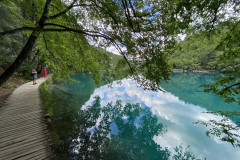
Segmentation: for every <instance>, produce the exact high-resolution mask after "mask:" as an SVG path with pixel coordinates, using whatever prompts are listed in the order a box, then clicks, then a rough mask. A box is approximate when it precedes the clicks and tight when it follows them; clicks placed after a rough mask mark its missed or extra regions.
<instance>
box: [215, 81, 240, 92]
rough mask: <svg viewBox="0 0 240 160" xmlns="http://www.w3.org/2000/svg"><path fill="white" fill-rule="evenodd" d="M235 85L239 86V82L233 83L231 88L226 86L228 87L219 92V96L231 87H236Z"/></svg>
mask: <svg viewBox="0 0 240 160" xmlns="http://www.w3.org/2000/svg"><path fill="white" fill-rule="evenodd" d="M237 85H240V82H238V83H234V84H232V85H231V86H228V87H226V88H224V89H222V90H221V91H220V92H219V94H220V95H223V93H224V92H226V91H227V90H229V89H230V88H232V87H234V86H237Z"/></svg>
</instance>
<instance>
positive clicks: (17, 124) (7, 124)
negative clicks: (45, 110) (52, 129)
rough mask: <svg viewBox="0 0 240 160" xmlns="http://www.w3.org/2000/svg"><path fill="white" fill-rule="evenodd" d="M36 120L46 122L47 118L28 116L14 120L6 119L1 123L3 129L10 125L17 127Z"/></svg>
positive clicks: (0, 126)
mask: <svg viewBox="0 0 240 160" xmlns="http://www.w3.org/2000/svg"><path fill="white" fill-rule="evenodd" d="M35 121H38V122H40V123H45V122H46V121H45V119H44V118H42V117H27V118H22V119H18V120H12V121H6V122H5V123H1V124H0V128H1V130H3V129H4V128H5V127H8V126H14V127H17V126H19V125H21V124H23V123H26V122H28V123H30V122H31V123H32V122H35Z"/></svg>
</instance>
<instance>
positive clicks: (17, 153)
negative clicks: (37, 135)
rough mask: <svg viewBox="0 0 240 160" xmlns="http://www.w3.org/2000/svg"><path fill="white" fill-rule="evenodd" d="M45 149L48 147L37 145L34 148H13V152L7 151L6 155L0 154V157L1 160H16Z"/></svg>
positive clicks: (29, 146)
mask: <svg viewBox="0 0 240 160" xmlns="http://www.w3.org/2000/svg"><path fill="white" fill-rule="evenodd" d="M47 147H49V146H46V145H44V144H40V143H37V145H35V146H31V145H28V146H25V147H24V148H17V149H16V148H15V150H14V151H13V150H11V151H8V153H6V152H5V154H2V155H1V154H0V156H1V157H2V158H3V159H18V158H21V157H23V156H27V155H29V154H32V153H34V152H37V151H39V150H42V149H45V148H47Z"/></svg>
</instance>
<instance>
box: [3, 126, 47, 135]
mask: <svg viewBox="0 0 240 160" xmlns="http://www.w3.org/2000/svg"><path fill="white" fill-rule="evenodd" d="M45 127H46V126H45ZM42 129H43V128H42V124H39V125H35V124H30V125H25V126H23V127H18V128H15V129H11V130H7V131H4V132H1V135H0V138H3V137H7V136H10V135H15V134H16V133H17V134H20V133H28V131H30V130H42Z"/></svg>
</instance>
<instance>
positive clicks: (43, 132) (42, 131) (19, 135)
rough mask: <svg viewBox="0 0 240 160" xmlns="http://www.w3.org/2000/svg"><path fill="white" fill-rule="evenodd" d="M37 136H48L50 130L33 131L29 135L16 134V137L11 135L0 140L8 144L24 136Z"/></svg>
mask: <svg viewBox="0 0 240 160" xmlns="http://www.w3.org/2000/svg"><path fill="white" fill-rule="evenodd" d="M35 134H44V135H48V130H47V129H42V130H31V131H30V132H28V133H20V134H15V135H10V136H8V137H4V138H2V139H0V143H5V142H8V141H10V140H14V139H18V138H21V137H24V136H27V137H28V136H32V135H35Z"/></svg>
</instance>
